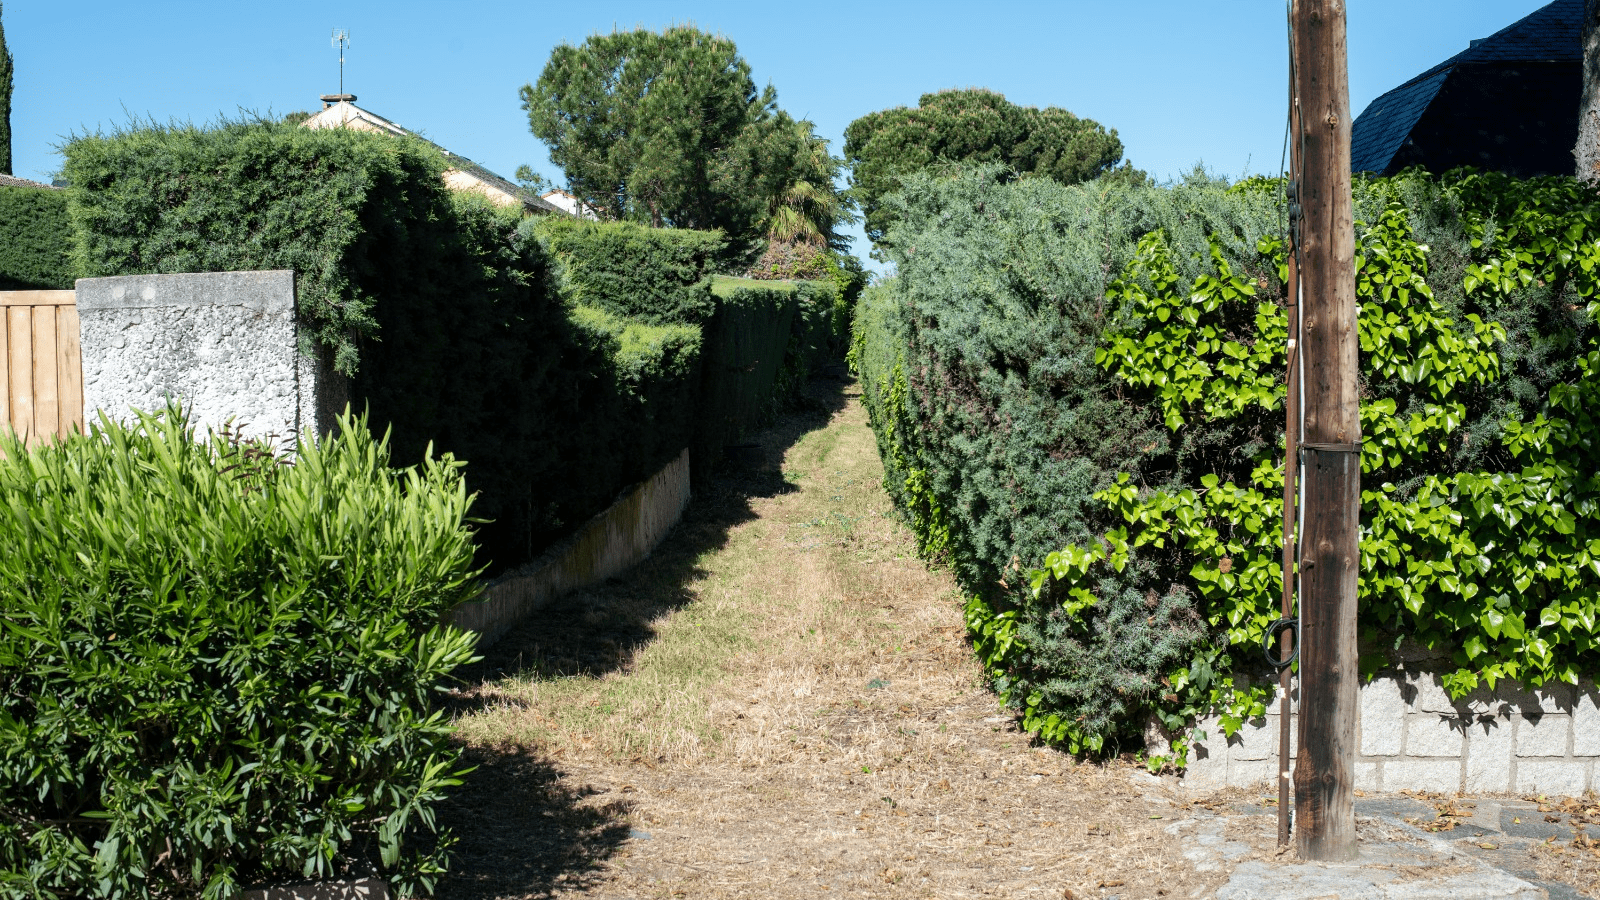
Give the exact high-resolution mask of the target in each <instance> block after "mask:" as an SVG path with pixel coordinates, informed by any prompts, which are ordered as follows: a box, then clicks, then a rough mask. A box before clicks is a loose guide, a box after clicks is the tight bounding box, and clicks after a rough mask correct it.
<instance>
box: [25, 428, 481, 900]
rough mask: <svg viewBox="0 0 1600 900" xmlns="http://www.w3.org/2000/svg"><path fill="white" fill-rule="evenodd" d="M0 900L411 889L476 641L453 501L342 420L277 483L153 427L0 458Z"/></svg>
mask: <svg viewBox="0 0 1600 900" xmlns="http://www.w3.org/2000/svg"><path fill="white" fill-rule="evenodd" d="M0 498H4V503H3V504H0V543H3V544H4V546H5V547H6V548H7V549H6V552H5V553H4V554H0V608H3V617H0V628H3V630H0V673H3V678H4V680H5V683H6V690H5V692H4V694H3V696H0V742H3V743H4V745H5V746H6V752H5V754H4V755H3V758H0V808H3V809H4V810H5V816H4V817H3V821H0V896H5V897H17V898H22V897H171V896H199V897H207V898H229V897H237V896H239V892H240V890H241V889H242V888H243V887H244V886H248V885H250V884H253V883H261V882H267V883H272V882H277V883H283V882H294V881H298V880H302V879H310V878H327V877H333V876H338V875H342V874H344V873H346V872H349V871H351V870H352V869H355V870H360V869H362V868H364V867H366V866H371V867H373V868H375V869H376V870H377V871H379V872H381V873H383V875H384V877H385V878H387V879H389V880H390V881H391V883H392V884H394V885H395V888H396V890H398V891H399V892H400V893H401V894H403V895H405V896H417V895H421V894H425V893H427V892H429V891H430V890H431V885H432V881H433V878H434V876H435V875H436V874H437V873H438V872H440V871H442V868H443V866H444V865H445V863H446V860H447V852H446V851H447V848H448V847H449V845H450V843H451V839H450V838H449V836H448V835H447V834H442V833H436V828H435V823H434V818H433V807H434V805H435V803H436V802H437V801H438V800H439V799H440V796H441V794H442V792H443V791H444V790H445V789H447V788H448V787H450V786H451V785H454V784H458V783H459V781H458V780H457V779H458V777H459V776H460V775H461V774H462V773H461V772H460V771H459V770H458V768H457V760H458V753H457V751H456V750H454V749H452V748H451V746H450V744H449V743H448V740H447V735H448V733H449V727H448V723H447V721H446V716H445V714H444V713H442V712H439V711H437V710H436V709H434V708H433V701H432V699H431V697H432V694H433V692H434V691H436V690H438V689H439V688H440V686H441V683H442V681H443V680H444V679H445V677H446V676H447V675H448V674H449V673H450V671H451V670H452V669H454V668H455V667H457V666H458V665H461V664H462V663H464V662H466V661H468V660H469V658H470V656H471V652H472V643H473V638H472V636H471V635H469V634H465V633H462V632H460V631H457V630H455V629H452V628H448V627H444V626H441V625H440V624H439V621H440V617H441V616H442V615H443V614H444V613H445V612H446V611H447V610H449V609H450V608H451V607H452V606H454V605H455V604H456V603H458V602H460V601H462V600H464V599H466V598H467V597H468V596H469V595H470V594H472V593H473V592H474V591H475V590H476V578H475V576H476V573H475V572H474V571H473V569H472V565H471V563H472V540H471V533H470V532H469V531H468V529H467V528H466V527H465V525H464V522H465V516H466V514H467V511H468V506H469V504H470V502H471V501H470V500H469V498H468V496H467V491H466V488H465V485H464V483H463V481H462V479H461V474H460V464H459V463H456V462H453V461H452V460H451V459H450V458H449V457H448V456H446V457H444V458H442V459H435V458H431V457H430V458H428V459H426V460H424V461H423V462H422V464H420V465H419V466H417V467H415V468H412V469H406V470H396V469H391V468H389V460H388V448H387V446H386V445H385V444H384V443H383V442H381V441H375V440H373V439H372V438H371V437H370V436H369V434H368V431H367V427H366V423H365V422H363V421H361V420H356V419H350V418H348V417H346V418H345V419H343V420H342V421H341V427H340V431H339V433H338V434H337V435H336V436H333V437H330V438H327V439H325V440H324V441H323V442H321V443H319V444H305V445H303V446H302V447H301V448H300V450H299V452H298V454H297V455H296V458H295V460H294V462H293V464H292V465H290V464H288V463H287V462H286V461H284V460H283V459H281V458H278V457H275V456H274V455H273V451H272V448H270V447H269V446H267V445H264V444H262V443H259V442H253V441H242V440H239V439H238V437H237V435H232V434H226V433H224V434H211V435H209V436H202V437H199V438H198V439H197V436H196V435H195V434H194V432H193V430H192V429H190V428H189V427H188V426H187V424H186V423H185V421H184V419H183V417H182V415H181V413H179V412H178V411H177V410H176V409H173V408H169V409H168V410H167V411H166V413H165V414H163V415H159V416H141V418H140V421H139V422H138V423H136V424H134V425H131V426H127V427H124V426H120V425H117V424H115V423H111V422H106V421H103V420H102V421H101V422H99V423H98V424H91V427H90V430H89V433H88V434H86V435H73V436H70V437H68V438H66V439H64V440H62V441H61V442H58V443H56V444H52V445H48V446H45V447H42V448H39V449H35V450H32V451H28V450H25V449H24V448H23V447H22V446H21V444H20V443H18V442H17V441H16V440H15V439H14V438H11V437H5V438H0Z"/></svg>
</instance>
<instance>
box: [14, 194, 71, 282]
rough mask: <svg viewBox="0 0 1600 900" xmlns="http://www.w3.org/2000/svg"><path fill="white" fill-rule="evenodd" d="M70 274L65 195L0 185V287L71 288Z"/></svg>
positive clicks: (69, 224) (69, 228)
mask: <svg viewBox="0 0 1600 900" xmlns="http://www.w3.org/2000/svg"><path fill="white" fill-rule="evenodd" d="M74 273H75V269H74V267H73V263H72V226H71V222H70V220H69V219H68V218H67V195H66V194H65V193H64V192H62V191H58V190H53V189H49V188H30V187H0V291H38V290H71V289H72V283H73V281H74V279H75V277H76V276H75V274H74Z"/></svg>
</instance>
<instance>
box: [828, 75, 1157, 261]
mask: <svg viewBox="0 0 1600 900" xmlns="http://www.w3.org/2000/svg"><path fill="white" fill-rule="evenodd" d="M844 156H845V160H846V161H848V163H849V164H850V168H851V187H850V194H851V196H852V197H853V198H854V199H855V201H856V202H857V203H859V204H860V206H861V209H862V210H863V211H864V212H865V214H866V226H867V236H868V237H869V238H871V239H872V241H873V242H874V243H877V242H879V241H882V240H883V238H884V236H885V234H886V233H887V232H888V230H889V227H890V226H891V224H892V223H893V222H894V211H893V209H892V208H890V207H888V206H886V205H885V204H884V198H885V197H887V196H888V195H889V194H891V193H893V192H894V191H896V190H898V189H899V184H900V179H901V178H902V177H903V176H906V175H909V174H911V173H912V172H916V171H918V170H921V169H927V168H930V167H939V166H947V165H950V164H967V165H972V164H983V163H991V164H999V165H1003V166H1006V167H1008V168H1009V169H1010V170H1012V171H1014V172H1015V173H1017V174H1021V175H1034V176H1038V177H1041V178H1049V179H1051V180H1054V181H1056V182H1059V183H1061V184H1076V183H1078V182H1080V181H1087V180H1089V179H1091V178H1095V177H1096V176H1099V175H1101V174H1103V173H1106V172H1109V171H1112V169H1113V167H1115V166H1116V164H1117V161H1118V160H1120V159H1121V158H1122V141H1121V140H1119V139H1118V138H1117V132H1116V130H1115V129H1112V130H1111V131H1110V132H1109V133H1108V132H1107V131H1106V130H1105V128H1104V127H1102V126H1101V125H1100V124H1099V123H1097V122H1095V121H1094V120H1092V119H1080V118H1078V117H1077V116H1074V115H1073V114H1072V113H1070V112H1067V111H1066V110H1064V109H1061V108H1060V107H1055V106H1047V107H1045V108H1044V109H1038V108H1036V107H1031V106H1017V105H1016V104H1014V103H1011V102H1009V101H1007V100H1006V98H1005V96H1004V95H1002V94H997V93H995V92H993V91H989V90H984V89H982V88H971V89H967V90H949V91H939V92H937V93H933V94H923V95H922V98H921V99H920V100H919V101H918V104H917V106H916V108H914V109H908V108H906V107H903V106H897V107H895V108H893V109H886V110H881V111H879V112H875V113H869V114H868V115H865V116H862V117H861V118H859V119H856V120H855V121H854V122H851V123H850V125H849V127H847V128H846V129H845V143H844ZM1130 171H1131V170H1130Z"/></svg>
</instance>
